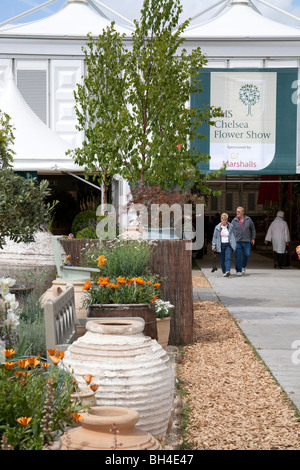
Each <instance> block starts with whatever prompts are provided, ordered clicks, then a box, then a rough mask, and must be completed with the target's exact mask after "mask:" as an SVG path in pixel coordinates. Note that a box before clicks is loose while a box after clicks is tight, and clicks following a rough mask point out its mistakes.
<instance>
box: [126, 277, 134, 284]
mask: <svg viewBox="0 0 300 470" xmlns="http://www.w3.org/2000/svg"><path fill="white" fill-rule="evenodd" d="M134 281H135V279H134V277H132V278H131V279H127V284H133V283H134Z"/></svg>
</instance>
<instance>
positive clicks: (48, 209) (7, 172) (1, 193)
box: [0, 168, 55, 248]
mask: <svg viewBox="0 0 300 470" xmlns="http://www.w3.org/2000/svg"><path fill="white" fill-rule="evenodd" d="M48 192H49V190H48V181H46V180H43V181H41V183H40V184H39V185H38V184H36V183H35V182H34V181H33V180H31V179H25V178H22V177H21V176H18V175H17V174H16V173H14V172H13V170H11V169H8V168H7V169H2V170H1V171H0V248H1V247H3V245H4V244H5V237H8V238H9V239H11V240H13V241H14V242H17V243H19V242H25V243H27V242H33V241H34V234H35V232H36V231H37V230H38V229H39V227H40V225H41V224H43V223H47V221H49V220H50V219H51V213H52V211H53V207H54V205H55V204H52V205H50V204H46V203H45V202H44V200H45V198H46V196H47V195H48Z"/></svg>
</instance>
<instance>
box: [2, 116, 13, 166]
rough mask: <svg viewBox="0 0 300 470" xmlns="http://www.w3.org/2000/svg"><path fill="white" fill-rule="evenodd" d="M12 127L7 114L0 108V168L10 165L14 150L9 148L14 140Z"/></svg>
mask: <svg viewBox="0 0 300 470" xmlns="http://www.w3.org/2000/svg"><path fill="white" fill-rule="evenodd" d="M13 131H14V127H13V126H12V125H11V124H10V117H9V115H8V114H6V113H4V112H2V111H1V110H0V169H1V168H6V167H8V166H11V163H12V161H13V156H14V154H15V152H14V151H13V150H12V149H11V148H10V146H11V145H12V144H13V142H14V134H13Z"/></svg>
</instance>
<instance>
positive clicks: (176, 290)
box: [61, 238, 194, 345]
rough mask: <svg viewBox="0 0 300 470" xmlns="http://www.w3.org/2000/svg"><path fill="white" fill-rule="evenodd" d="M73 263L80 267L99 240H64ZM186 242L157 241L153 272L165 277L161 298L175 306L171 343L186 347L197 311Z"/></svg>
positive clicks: (191, 336)
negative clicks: (85, 251) (83, 256)
mask: <svg viewBox="0 0 300 470" xmlns="http://www.w3.org/2000/svg"><path fill="white" fill-rule="evenodd" d="M61 243H62V246H63V248H64V249H65V251H66V254H69V255H71V262H72V264H73V265H75V266H81V264H80V259H81V252H82V249H83V248H84V247H86V245H96V244H99V240H91V239H82V238H76V239H62V240H61ZM188 243H189V242H188V241H187V240H157V243H156V246H155V248H154V253H153V257H152V262H151V270H152V272H153V273H156V274H158V275H159V276H160V277H161V278H162V282H161V287H162V296H163V299H164V300H169V301H170V302H171V303H172V304H173V305H175V309H174V313H173V316H172V319H171V331H170V339H169V344H172V345H186V344H190V343H192V342H193V329H194V311H193V287H192V252H191V251H190V250H188V249H187V245H188Z"/></svg>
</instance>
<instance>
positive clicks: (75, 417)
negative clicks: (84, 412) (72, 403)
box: [72, 413, 84, 422]
mask: <svg viewBox="0 0 300 470" xmlns="http://www.w3.org/2000/svg"><path fill="white" fill-rule="evenodd" d="M72 416H73V418H74V419H75V421H76V422H77V421H83V420H84V417H83V416H81V415H80V414H79V413H72Z"/></svg>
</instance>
